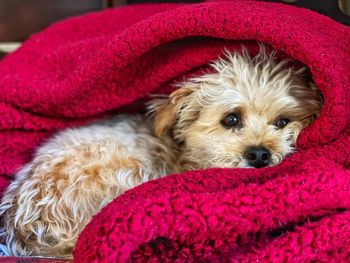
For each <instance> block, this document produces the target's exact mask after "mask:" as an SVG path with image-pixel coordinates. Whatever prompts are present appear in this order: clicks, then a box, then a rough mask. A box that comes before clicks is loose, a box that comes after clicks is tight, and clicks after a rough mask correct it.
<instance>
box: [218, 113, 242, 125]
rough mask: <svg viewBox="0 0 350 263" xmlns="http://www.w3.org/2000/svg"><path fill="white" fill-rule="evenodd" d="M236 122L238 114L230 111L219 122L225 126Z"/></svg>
mask: <svg viewBox="0 0 350 263" xmlns="http://www.w3.org/2000/svg"><path fill="white" fill-rule="evenodd" d="M238 122H239V118H238V116H237V115H236V114H233V113H231V114H228V115H226V116H225V118H224V119H223V120H222V121H221V124H222V125H223V126H224V127H225V128H230V127H233V126H235V125H237V124H238Z"/></svg>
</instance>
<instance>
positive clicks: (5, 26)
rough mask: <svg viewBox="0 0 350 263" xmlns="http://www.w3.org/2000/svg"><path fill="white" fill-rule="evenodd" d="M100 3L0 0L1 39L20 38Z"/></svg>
mask: <svg viewBox="0 0 350 263" xmlns="http://www.w3.org/2000/svg"><path fill="white" fill-rule="evenodd" d="M102 5H103V2H102V1H101V0H59V1H57V0H0V41H2V42H3V41H23V40H24V39H26V38H27V37H28V36H29V35H30V34H32V33H34V32H37V31H39V30H41V29H43V28H44V27H46V26H47V25H49V24H51V23H52V22H55V21H58V20H61V19H63V18H66V17H70V16H75V15H79V14H84V13H87V12H91V11H96V10H100V9H102V8H103V7H102Z"/></svg>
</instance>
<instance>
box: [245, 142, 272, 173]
mask: <svg viewBox="0 0 350 263" xmlns="http://www.w3.org/2000/svg"><path fill="white" fill-rule="evenodd" d="M245 158H246V160H247V162H248V164H249V165H250V166H252V167H255V168H261V167H265V166H267V165H269V163H270V161H271V153H270V151H269V150H268V149H266V148H265V147H259V146H258V147H257V146H254V147H250V148H248V150H247V151H246V154H245Z"/></svg>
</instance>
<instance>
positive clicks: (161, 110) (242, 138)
mask: <svg viewBox="0 0 350 263" xmlns="http://www.w3.org/2000/svg"><path fill="white" fill-rule="evenodd" d="M286 64H287V61H286V60H285V61H280V62H277V61H276V60H275V58H274V55H273V54H269V55H268V54H266V51H265V49H264V48H262V49H261V51H260V53H259V54H258V55H257V56H255V57H254V58H251V57H250V56H249V55H248V54H247V52H243V55H240V54H237V53H234V54H227V57H226V58H225V59H220V60H218V61H216V62H215V63H214V64H213V67H214V69H215V73H211V74H207V75H203V76H201V77H198V78H194V79H189V80H188V81H186V82H184V83H181V84H180V85H179V89H177V90H176V91H175V92H173V93H172V94H171V95H170V97H169V98H168V99H165V100H158V101H155V102H154V103H153V108H154V109H155V124H154V125H155V133H156V135H158V136H164V135H167V136H171V137H172V138H173V139H174V141H175V142H176V143H177V144H178V145H180V147H181V150H182V151H181V152H182V155H181V157H180V158H181V160H180V161H181V165H183V166H184V167H185V169H186V170H187V169H198V168H210V167H256V168H259V167H265V166H271V165H276V164H278V163H280V162H281V161H282V160H283V158H284V157H285V156H287V155H288V154H290V153H291V152H292V151H293V146H294V144H295V142H296V139H297V137H298V135H299V133H300V131H301V130H302V129H303V128H305V127H306V126H307V125H309V124H310V123H311V122H312V120H313V119H314V118H315V116H317V115H318V113H319V111H320V109H321V106H322V99H321V96H320V93H319V92H318V90H317V89H316V88H315V87H314V86H313V85H312V83H310V82H308V81H306V80H305V79H304V76H303V71H304V70H303V69H299V70H295V69H293V68H290V67H287V65H286Z"/></svg>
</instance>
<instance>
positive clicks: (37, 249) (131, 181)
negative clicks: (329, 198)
mask: <svg viewBox="0 0 350 263" xmlns="http://www.w3.org/2000/svg"><path fill="white" fill-rule="evenodd" d="M212 66H213V69H214V72H213V73H208V74H205V75H203V76H201V77H197V78H191V79H188V80H187V81H185V82H183V83H180V84H178V85H177V86H178V89H176V90H175V91H174V92H173V93H172V94H171V95H170V96H169V97H167V98H164V99H158V100H154V101H153V102H152V103H151V105H150V111H151V112H153V114H154V116H153V117H148V116H144V115H133V116H130V115H120V116H118V117H116V118H113V119H111V120H107V121H103V122H99V123H95V124H92V125H90V126H86V127H82V128H77V129H68V130H65V131H63V132H61V133H59V134H58V135H56V136H55V137H54V138H52V139H50V140H49V141H48V142H47V143H46V144H45V145H43V146H42V147H41V148H39V149H38V151H37V153H36V155H35V157H34V159H33V161H32V162H30V163H29V164H27V165H25V166H24V167H23V168H22V169H21V170H20V171H19V172H18V173H17V175H16V178H15V180H14V181H13V182H12V184H11V185H10V186H9V188H8V189H7V191H6V193H5V195H4V197H3V199H2V204H1V206H0V214H1V216H2V232H1V236H2V238H3V241H4V242H6V244H7V246H8V248H9V250H10V252H11V254H13V255H41V256H56V257H69V256H70V254H71V251H72V248H73V246H74V244H75V242H76V239H77V237H78V235H79V233H80V232H81V230H82V229H83V228H84V226H85V225H86V224H87V223H88V222H89V221H90V219H91V217H92V216H93V215H94V214H96V213H97V212H98V211H99V210H100V209H101V208H102V207H103V206H104V205H106V204H107V203H108V202H110V201H111V200H112V199H114V198H115V197H116V196H118V195H120V194H121V193H123V192H124V191H125V190H128V189H130V188H132V187H135V186H137V185H139V184H141V183H143V182H146V181H148V180H151V179H154V178H159V177H162V176H164V175H166V174H169V173H174V172H182V171H185V170H192V169H198V168H210V167H249V162H247V159H246V156H247V155H246V152H247V149H249V148H250V147H262V146H263V147H264V148H265V149H268V151H269V152H270V154H271V155H270V157H271V158H270V159H269V160H268V165H276V164H278V163H280V162H281V161H282V160H283V158H284V157H285V156H286V155H288V154H290V153H291V152H292V151H293V146H294V144H295V142H296V139H297V137H298V134H299V133H300V131H301V130H302V129H303V128H305V127H306V126H307V125H309V124H310V123H311V122H312V120H313V119H314V117H315V116H317V115H318V114H319V111H320V108H321V105H322V99H321V97H320V93H319V92H318V90H317V89H316V88H315V87H314V85H313V84H312V83H311V82H309V81H307V80H306V79H305V77H304V71H305V69H294V68H293V67H290V66H288V61H287V60H282V61H277V60H276V58H275V55H274V53H273V52H272V53H268V52H266V50H265V48H261V51H260V53H259V54H258V55H257V56H255V57H253V58H252V57H250V56H249V54H248V52H247V51H243V53H242V54H240V53H227V54H226V57H225V58H223V59H219V60H217V61H215V62H214V63H213V64H212ZM228 114H235V116H236V117H238V119H239V121H238V123H237V125H234V126H233V127H227V126H225V125H224V124H223V120H224V119H225V118H226V116H227V115H228ZM279 119H289V120H290V122H289V123H287V124H286V126H285V127H280V128H278V127H276V122H277V121H278V120H279Z"/></svg>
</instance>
